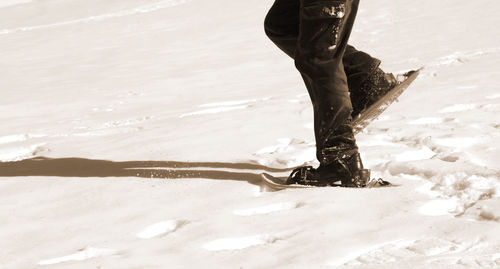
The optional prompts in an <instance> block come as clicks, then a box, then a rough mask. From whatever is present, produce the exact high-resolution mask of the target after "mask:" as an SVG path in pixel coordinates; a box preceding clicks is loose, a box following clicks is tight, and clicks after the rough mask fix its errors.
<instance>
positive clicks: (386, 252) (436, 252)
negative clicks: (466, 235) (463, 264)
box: [329, 237, 494, 266]
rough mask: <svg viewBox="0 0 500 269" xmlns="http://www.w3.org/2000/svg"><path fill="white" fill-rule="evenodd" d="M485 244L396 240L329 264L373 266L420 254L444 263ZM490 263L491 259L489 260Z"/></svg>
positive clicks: (434, 261) (433, 239)
mask: <svg viewBox="0 0 500 269" xmlns="http://www.w3.org/2000/svg"><path fill="white" fill-rule="evenodd" d="M487 246H488V244H487V243H485V242H483V240H480V239H479V240H476V241H468V242H467V241H465V242H458V241H450V240H446V239H442V238H435V237H429V238H423V239H419V240H396V241H390V242H386V243H382V244H378V245H374V246H372V247H368V248H366V249H363V250H360V251H358V252H353V253H351V254H350V255H346V256H345V257H343V258H341V259H338V260H335V261H332V262H330V263H329V264H330V265H332V266H343V265H344V266H345V265H348V266H349V265H351V266H352V265H375V264H385V263H388V262H398V261H405V260H410V259H414V258H415V257H419V256H420V257H438V258H435V259H431V260H430V262H432V263H436V262H438V263H443V259H449V258H455V259H461V257H463V256H464V255H463V254H464V253H468V252H470V251H471V250H486V249H485V248H486V247H487ZM471 258H479V257H471ZM489 262H492V261H491V260H489ZM493 262H494V261H493ZM455 264H457V263H455Z"/></svg>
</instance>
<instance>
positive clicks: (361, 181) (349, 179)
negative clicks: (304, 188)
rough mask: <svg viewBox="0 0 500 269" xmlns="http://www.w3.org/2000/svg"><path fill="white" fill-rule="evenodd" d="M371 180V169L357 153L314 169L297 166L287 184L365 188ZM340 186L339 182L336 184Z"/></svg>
mask: <svg viewBox="0 0 500 269" xmlns="http://www.w3.org/2000/svg"><path fill="white" fill-rule="evenodd" d="M369 180H370V170H369V169H364V168H363V163H362V162H361V157H360V155H359V153H356V154H354V155H352V156H349V157H344V158H338V159H337V161H336V162H334V163H332V164H329V165H327V166H321V165H320V167H318V168H317V169H314V168H313V167H312V166H304V167H299V168H296V169H294V170H293V171H292V173H291V174H290V176H289V177H288V179H287V181H286V183H287V184H300V185H309V186H320V187H324V186H335V185H336V182H339V181H340V183H341V185H340V186H343V187H352V188H363V187H366V184H367V182H368V181H369ZM336 186H338V184H337V185H336Z"/></svg>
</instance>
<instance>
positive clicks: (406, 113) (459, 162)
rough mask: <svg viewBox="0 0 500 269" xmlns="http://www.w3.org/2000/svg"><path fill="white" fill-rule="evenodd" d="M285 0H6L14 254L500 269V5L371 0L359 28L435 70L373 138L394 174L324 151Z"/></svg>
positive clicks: (54, 260) (2, 149)
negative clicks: (284, 20) (363, 185)
mask: <svg viewBox="0 0 500 269" xmlns="http://www.w3.org/2000/svg"><path fill="white" fill-rule="evenodd" d="M272 3H273V1H272V0H269V1H260V0H259V1H257V0H247V1H235V0H211V1H203V0H107V1H100V0H64V1H61V0H37V1H28V0H26V1H24V0H1V1H0V50H1V51H2V54H1V56H0V72H1V73H2V79H1V80H0V91H1V94H2V95H1V96H2V98H0V121H1V122H2V126H3V128H1V129H0V177H1V178H0V219H1V228H2V229H1V232H0V264H1V266H0V267H1V268H16V269H17V268H124V269H127V268H130V269H132V268H287V269H288V268H384V269H385V268H426V269H429V268H453V269H455V268H500V255H499V253H500V229H499V227H500V226H499V225H500V162H499V161H498V156H500V143H499V142H500V94H499V93H500V89H499V84H498V79H497V78H498V77H500V69H499V68H497V66H498V62H500V43H499V40H500V39H499V34H498V29H497V28H496V27H495V26H496V25H499V24H500V17H499V16H498V14H499V13H500V2H498V3H497V2H495V1H489V0H477V1H465V0H441V1H435V0H421V1H419V2H418V4H415V2H414V1H410V0H399V1H389V0H371V1H361V6H360V10H359V13H358V17H357V21H356V25H355V28H354V31H353V33H352V36H351V39H350V43H351V44H352V45H354V46H356V47H357V48H358V49H362V50H365V51H367V52H369V53H371V54H372V55H374V56H375V57H377V58H380V59H381V60H382V68H383V69H384V70H386V71H388V72H394V73H403V72H405V71H407V70H409V69H416V68H420V67H424V69H423V70H422V71H421V74H420V76H419V77H418V78H417V80H415V81H414V82H413V84H412V85H411V87H410V88H409V89H408V90H407V91H406V92H405V93H404V94H403V95H402V96H401V97H400V98H399V102H397V103H395V104H393V105H391V106H390V107H389V108H388V110H387V111H386V112H385V113H384V114H383V115H382V116H381V117H380V118H379V119H378V120H376V121H374V122H372V124H371V125H370V126H368V127H367V128H366V129H365V130H364V132H363V133H361V134H359V135H358V136H357V140H358V145H359V148H360V152H361V154H362V157H363V161H364V164H365V166H367V167H369V168H371V169H372V176H373V177H382V178H384V179H385V180H388V181H390V182H392V183H394V185H395V186H393V187H389V188H378V189H346V188H313V189H310V188H309V189H295V190H283V191H278V192H271V191H269V190H268V189H266V188H263V187H262V186H261V185H260V177H259V175H260V173H262V172H268V173H272V174H275V175H278V176H286V175H287V174H288V173H289V172H290V170H291V168H293V167H295V166H299V165H304V164H306V165H313V166H314V165H317V162H316V161H315V141H314V135H313V130H312V128H313V124H312V122H313V119H312V108H311V103H310V101H309V97H308V95H307V92H306V90H305V87H304V85H303V82H302V81H301V78H300V75H299V74H298V72H297V71H296V70H295V67H294V64H293V61H292V60H291V59H289V58H288V57H287V56H286V55H285V54H283V53H282V52H280V51H279V50H278V49H277V48H276V47H275V46H274V45H273V44H272V43H271V42H270V41H269V40H268V39H267V38H266V37H265V34H264V32H263V27H262V24H263V20H264V17H265V15H266V12H267V10H268V9H269V8H270V6H271V5H272Z"/></svg>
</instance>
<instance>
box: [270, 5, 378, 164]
mask: <svg viewBox="0 0 500 269" xmlns="http://www.w3.org/2000/svg"><path fill="white" fill-rule="evenodd" d="M358 4H359V0H339V1H333V0H321V1H319V0H275V2H274V4H273V6H272V7H271V9H270V10H269V13H268V14H267V16H266V19H265V31H266V34H267V36H268V37H269V38H270V39H271V40H272V41H273V42H274V43H275V44H276V45H277V46H278V47H279V48H280V49H281V50H282V51H284V52H285V53H286V54H288V55H289V56H290V57H292V58H293V59H294V60H295V66H296V67H297V69H298V70H299V72H300V74H301V75H302V78H303V80H304V83H305V85H306V88H307V90H308V92H309V95H310V98H311V101H312V104H313V110H314V132H315V137H316V148H317V153H316V156H317V158H318V160H319V161H320V163H321V166H328V165H329V164H332V163H334V162H335V161H336V160H337V159H338V158H343V157H346V156H350V155H352V154H354V153H357V146H356V141H355V139H354V134H353V129H352V126H351V120H352V119H351V111H352V105H351V100H350V96H349V89H350V90H351V94H357V93H359V92H360V86H361V84H362V82H363V81H364V80H365V79H366V78H367V77H368V76H369V75H370V74H371V73H372V72H373V71H374V70H375V69H376V68H377V67H378V66H379V64H380V61H379V60H378V59H375V58H372V57H371V56H370V55H368V54H366V53H364V52H362V51H358V50H356V49H355V48H354V47H352V46H349V45H348V44H347V41H348V39H349V35H350V33H351V30H352V27H353V24H354V19H355V17H356V12H357V10H358Z"/></svg>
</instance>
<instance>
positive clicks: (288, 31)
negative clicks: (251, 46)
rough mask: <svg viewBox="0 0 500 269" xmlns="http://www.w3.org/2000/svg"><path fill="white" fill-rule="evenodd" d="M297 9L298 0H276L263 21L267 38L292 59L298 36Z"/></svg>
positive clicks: (298, 7)
mask: <svg viewBox="0 0 500 269" xmlns="http://www.w3.org/2000/svg"><path fill="white" fill-rule="evenodd" d="M299 10H300V2H299V0H276V1H274V4H273V6H272V7H271V9H270V10H269V12H268V13H267V16H266V19H265V21H264V30H265V31H266V35H267V36H268V37H269V39H271V41H273V42H274V44H276V46H278V48H280V49H281V50H282V51H283V52H284V53H286V54H287V55H288V56H290V57H291V58H293V59H295V50H296V48H297V38H298V36H299Z"/></svg>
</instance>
